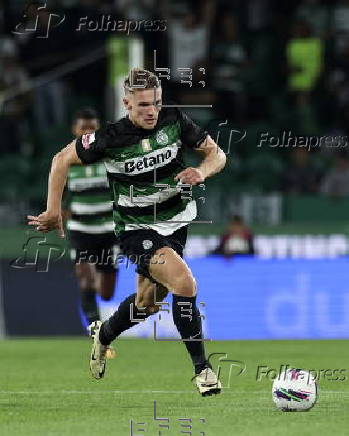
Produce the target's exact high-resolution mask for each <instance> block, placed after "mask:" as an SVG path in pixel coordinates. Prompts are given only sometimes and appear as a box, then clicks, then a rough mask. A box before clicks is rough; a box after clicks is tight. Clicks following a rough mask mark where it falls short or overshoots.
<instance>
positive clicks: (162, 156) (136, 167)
mask: <svg viewBox="0 0 349 436" xmlns="http://www.w3.org/2000/svg"><path fill="white" fill-rule="evenodd" d="M171 158H172V153H171V150H167V151H166V152H164V153H159V154H156V155H155V156H150V157H147V156H144V157H142V158H139V159H133V160H129V161H127V162H125V173H133V172H134V171H140V170H143V169H147V168H153V167H154V166H155V165H159V164H163V163H166V162H168V161H170V160H171Z"/></svg>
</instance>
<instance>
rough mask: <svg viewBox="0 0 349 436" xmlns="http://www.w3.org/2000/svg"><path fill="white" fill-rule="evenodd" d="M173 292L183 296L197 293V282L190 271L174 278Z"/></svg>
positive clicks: (191, 295)
mask: <svg viewBox="0 0 349 436" xmlns="http://www.w3.org/2000/svg"><path fill="white" fill-rule="evenodd" d="M173 292H174V293H175V294H176V295H182V296H183V297H194V296H195V295H196V282H195V279H194V277H193V276H192V275H191V274H190V273H187V272H186V273H183V274H181V275H179V276H178V277H177V278H176V279H175V280H174V286H173Z"/></svg>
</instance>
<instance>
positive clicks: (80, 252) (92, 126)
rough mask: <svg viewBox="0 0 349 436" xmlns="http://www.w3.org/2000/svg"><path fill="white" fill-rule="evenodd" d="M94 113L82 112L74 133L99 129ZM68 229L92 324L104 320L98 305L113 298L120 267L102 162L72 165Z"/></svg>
mask: <svg viewBox="0 0 349 436" xmlns="http://www.w3.org/2000/svg"><path fill="white" fill-rule="evenodd" d="M99 124H100V123H99V119H98V116H97V113H96V111H95V110H94V109H92V108H89V107H86V108H83V109H81V110H79V111H78V112H77V113H76V114H75V116H74V118H73V123H72V133H73V135H74V137H76V138H79V137H81V136H82V135H88V134H92V133H93V132H94V131H96V130H97V129H98V128H99ZM67 188H68V192H67V194H68V195H67V202H66V203H67V205H68V210H67V212H66V213H65V214H64V215H66V216H67V218H68V220H67V229H68V231H69V239H70V244H71V247H72V251H71V253H72V260H73V261H74V262H75V274H76V277H77V280H78V284H79V288H80V293H81V308H82V311H83V313H84V315H85V317H86V320H87V322H88V324H91V323H92V322H94V321H98V320H100V314H99V309H98V305H97V301H96V294H97V293H98V294H99V295H100V296H101V297H102V299H103V300H110V299H111V298H112V297H113V294H114V289H115V283H116V279H117V274H118V270H117V266H118V265H117V263H116V262H114V261H113V249H114V245H115V243H116V241H115V234H114V222H113V215H112V212H113V207H112V201H111V196H110V191H109V184H108V179H107V174H106V170H105V166H104V164H103V163H101V162H97V163H93V164H91V165H87V166H81V165H72V166H71V167H70V169H69V173H68V179H67Z"/></svg>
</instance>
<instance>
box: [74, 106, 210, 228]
mask: <svg viewBox="0 0 349 436" xmlns="http://www.w3.org/2000/svg"><path fill="white" fill-rule="evenodd" d="M206 136H207V132H205V131H204V130H203V129H201V128H200V127H199V126H197V125H196V124H195V123H193V121H192V120H190V119H189V118H188V117H187V116H186V115H185V114H184V113H182V112H181V111H179V110H178V109H175V108H164V109H162V110H161V112H160V114H159V119H158V123H157V125H156V127H155V128H154V129H152V130H146V129H142V128H139V127H136V126H134V124H133V123H132V122H131V121H130V120H129V119H128V118H122V119H121V120H119V121H118V122H116V123H113V124H109V125H107V126H106V127H105V128H102V129H100V130H98V131H96V132H95V133H93V134H90V135H84V136H83V137H82V138H79V139H78V140H77V141H76V150H77V154H78V156H79V158H80V159H81V161H82V162H83V163H85V164H90V163H91V162H97V161H103V162H104V164H105V166H106V169H107V174H108V179H109V185H110V188H111V191H112V197H113V201H114V212H113V217H114V222H115V232H116V233H119V232H121V231H128V230H138V229H153V230H156V231H157V232H158V233H160V234H162V235H169V234H171V233H173V232H174V231H176V230H177V229H179V228H180V227H182V226H184V225H187V224H189V223H190V222H191V221H192V220H193V219H195V217H196V202H195V200H193V199H191V198H185V196H183V192H181V189H180V188H179V187H178V186H177V185H178V182H177V181H175V180H174V177H175V176H176V175H177V174H178V173H179V172H180V171H181V170H182V169H183V168H184V161H183V155H182V147H184V146H188V147H198V146H199V145H200V144H201V143H202V142H203V141H204V140H205V138H206Z"/></svg>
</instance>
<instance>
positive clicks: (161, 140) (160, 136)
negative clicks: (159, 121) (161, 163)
mask: <svg viewBox="0 0 349 436" xmlns="http://www.w3.org/2000/svg"><path fill="white" fill-rule="evenodd" d="M156 142H157V143H158V144H160V145H167V144H168V136H167V134H166V133H165V132H163V131H162V130H159V131H158V133H157V134H156Z"/></svg>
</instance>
